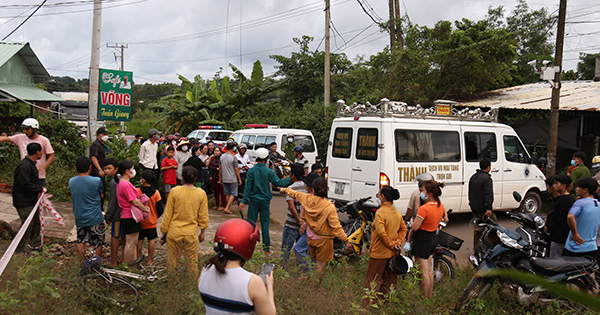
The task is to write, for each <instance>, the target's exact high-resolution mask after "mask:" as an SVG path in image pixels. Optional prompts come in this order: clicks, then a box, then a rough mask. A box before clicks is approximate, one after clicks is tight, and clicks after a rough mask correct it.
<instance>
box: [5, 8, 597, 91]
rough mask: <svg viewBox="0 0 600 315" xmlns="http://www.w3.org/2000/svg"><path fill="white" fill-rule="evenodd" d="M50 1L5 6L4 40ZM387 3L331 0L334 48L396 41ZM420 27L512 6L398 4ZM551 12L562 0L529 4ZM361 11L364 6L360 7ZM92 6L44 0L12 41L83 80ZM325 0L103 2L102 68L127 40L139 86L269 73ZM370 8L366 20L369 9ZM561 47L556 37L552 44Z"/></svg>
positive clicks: (582, 28) (574, 14)
mask: <svg viewBox="0 0 600 315" xmlns="http://www.w3.org/2000/svg"><path fill="white" fill-rule="evenodd" d="M42 2H43V0H0V35H2V37H5V36H7V35H8V34H9V33H10V32H11V31H13V30H14V29H15V28H16V27H17V26H18V25H19V24H20V23H22V22H23V21H24V20H25V19H26V18H27V17H28V16H29V15H30V14H31V13H32V12H33V11H34V10H35V9H36V7H37V5H39V4H40V3H42ZM596 2H597V1H596V0H569V2H568V10H567V23H568V24H567V26H566V39H565V57H564V58H565V62H564V68H565V69H576V65H577V60H578V55H579V52H587V53H597V52H600V31H598V29H599V28H600V7H599V6H598V5H597V3H596ZM387 3H388V1H386V0H368V1H367V0H331V19H332V22H333V25H334V26H335V29H336V30H337V32H333V30H332V44H331V47H332V51H336V52H344V53H346V54H347V55H348V57H350V58H351V59H353V60H354V59H355V58H356V57H357V56H358V55H371V54H374V53H376V52H378V51H381V50H382V49H383V48H384V47H385V45H387V44H388V43H389V37H388V35H387V34H386V33H381V32H380V31H379V29H378V27H377V26H376V25H375V24H374V22H373V20H376V21H379V20H387V19H388V8H387ZM400 3H401V11H402V13H403V14H404V13H408V15H409V17H410V19H411V20H412V21H413V23H416V24H420V25H428V26H433V25H434V24H435V23H436V22H437V21H439V20H450V21H454V20H457V19H462V18H468V19H472V20H478V19H481V18H483V17H484V16H485V14H486V13H487V10H488V7H489V6H491V5H493V6H498V5H502V6H504V7H505V8H506V12H507V14H510V12H512V10H513V8H514V6H515V4H516V1H515V0H495V1H486V0H481V1H480V0H453V1H450V0H419V1H415V0H413V1H409V0H401V1H400ZM528 3H529V5H530V8H532V9H537V8H540V7H546V8H547V9H548V11H549V12H550V13H552V14H554V15H556V14H557V12H558V3H559V0H529V2H528ZM361 4H362V5H363V7H364V9H365V10H363V8H362V7H361ZM92 9H93V0H47V1H46V3H45V4H44V6H42V7H41V8H40V9H39V10H38V11H37V12H36V13H35V14H34V15H33V16H32V17H31V18H30V19H29V20H28V21H27V22H25V23H24V24H23V26H21V27H20V28H19V29H18V30H17V31H15V32H14V33H13V34H12V35H10V36H9V37H8V38H7V39H6V40H9V41H27V42H29V43H30V44H31V46H32V48H33V50H34V51H35V53H36V54H37V56H38V58H39V59H40V60H41V61H42V63H43V64H44V66H45V67H46V68H47V69H48V72H49V73H50V74H51V75H55V76H65V75H68V76H71V77H75V78H85V77H87V76H88V70H87V69H88V67H89V64H90V49H91V33H92ZM323 9H324V1H323V0H320V1H319V0H317V1H313V0H293V1H290V0H213V1H207V0H104V1H103V13H102V50H101V60H100V67H102V68H108V69H118V68H119V65H120V63H119V61H116V60H115V53H116V54H117V55H118V54H119V52H118V51H117V50H115V49H113V48H108V47H107V44H110V45H114V44H127V45H128V48H127V49H125V70H128V71H133V72H134V79H135V81H136V83H138V84H139V83H144V82H149V83H160V82H175V83H178V82H179V80H178V79H177V74H182V75H184V76H186V77H188V78H193V76H195V75H196V74H200V75H201V76H202V77H203V78H211V77H212V76H213V75H214V74H215V73H216V72H217V71H219V68H223V74H224V75H226V74H228V73H229V72H230V70H229V67H228V66H227V65H228V64H229V63H232V64H234V65H236V66H238V67H241V68H242V70H243V71H244V72H245V73H247V74H248V75H249V72H250V70H251V67H252V63H254V61H256V60H260V61H261V63H262V64H263V67H264V70H265V73H266V74H272V73H273V72H274V71H275V70H274V68H273V65H274V62H273V61H272V60H271V59H270V58H269V55H271V54H282V55H288V56H289V55H290V53H291V52H293V51H297V48H298V47H297V45H295V44H294V43H293V41H292V38H294V37H301V36H302V35H309V36H312V37H314V38H315V40H314V41H313V43H312V47H311V48H313V49H317V48H318V49H320V50H323V49H324V44H323V43H322V41H321V40H322V38H323V36H324V24H325V22H324V20H325V15H324V12H323ZM365 11H367V12H368V13H369V14H367V13H365ZM552 41H554V39H552Z"/></svg>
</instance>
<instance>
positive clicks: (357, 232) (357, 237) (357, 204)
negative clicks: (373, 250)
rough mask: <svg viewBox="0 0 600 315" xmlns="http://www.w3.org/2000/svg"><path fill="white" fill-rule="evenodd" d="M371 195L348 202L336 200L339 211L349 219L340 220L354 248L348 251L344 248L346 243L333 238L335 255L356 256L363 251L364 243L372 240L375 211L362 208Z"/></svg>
mask: <svg viewBox="0 0 600 315" xmlns="http://www.w3.org/2000/svg"><path fill="white" fill-rule="evenodd" d="M370 199H371V197H365V198H360V199H356V200H352V201H350V202H348V203H346V204H343V203H341V202H336V208H337V211H338V212H339V213H346V214H347V215H348V219H347V220H340V224H341V225H342V228H344V232H345V233H346V235H348V240H349V242H350V244H352V248H353V250H351V251H349V252H347V251H345V249H344V243H343V242H342V241H341V240H339V239H338V238H335V239H334V240H333V256H334V257H335V259H340V258H342V257H344V256H348V257H354V256H355V255H357V254H360V253H361V250H362V248H363V245H365V244H366V245H367V248H368V245H369V243H370V242H371V223H372V222H373V219H374V218H375V212H374V211H373V210H372V209H367V208H365V209H362V208H363V205H364V204H365V203H366V202H367V201H368V200H370Z"/></svg>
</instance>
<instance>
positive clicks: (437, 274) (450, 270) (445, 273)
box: [433, 256, 454, 282]
mask: <svg viewBox="0 0 600 315" xmlns="http://www.w3.org/2000/svg"><path fill="white" fill-rule="evenodd" d="M447 279H454V266H453V265H452V262H450V260H448V259H447V258H446V257H442V256H439V257H434V258H433V281H434V282H441V281H444V280H447Z"/></svg>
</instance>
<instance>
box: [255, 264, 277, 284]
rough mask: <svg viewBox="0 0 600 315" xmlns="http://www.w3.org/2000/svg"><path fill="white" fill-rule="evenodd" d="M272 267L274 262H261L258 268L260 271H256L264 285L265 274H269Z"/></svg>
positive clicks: (273, 267) (265, 281)
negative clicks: (260, 266)
mask: <svg viewBox="0 0 600 315" xmlns="http://www.w3.org/2000/svg"><path fill="white" fill-rule="evenodd" d="M273 269H275V265H274V264H263V265H262V268H260V272H259V273H258V276H259V277H260V278H261V279H262V280H263V282H264V283H265V285H266V284H267V280H266V279H265V276H266V275H269V274H271V272H273Z"/></svg>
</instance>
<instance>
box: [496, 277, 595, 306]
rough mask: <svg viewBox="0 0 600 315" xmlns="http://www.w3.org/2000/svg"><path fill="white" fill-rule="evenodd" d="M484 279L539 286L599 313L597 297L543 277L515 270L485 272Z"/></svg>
mask: <svg viewBox="0 0 600 315" xmlns="http://www.w3.org/2000/svg"><path fill="white" fill-rule="evenodd" d="M485 276H486V277H488V276H489V277H503V278H508V279H512V280H515V281H519V282H521V283H530V284H534V285H539V286H542V287H543V288H545V289H546V290H548V291H550V292H552V293H554V294H557V295H560V296H562V297H565V298H568V299H569V300H572V301H575V302H577V303H580V304H581V305H583V306H586V307H589V308H590V309H591V310H594V311H596V312H600V299H599V298H598V297H597V296H592V295H590V294H588V293H587V292H582V291H581V290H573V289H570V288H568V287H567V286H565V285H564V284H561V283H556V282H550V281H548V280H546V279H544V278H543V277H540V276H536V275H534V274H531V273H525V272H520V271H515V270H500V269H494V270H489V271H486V273H485Z"/></svg>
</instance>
